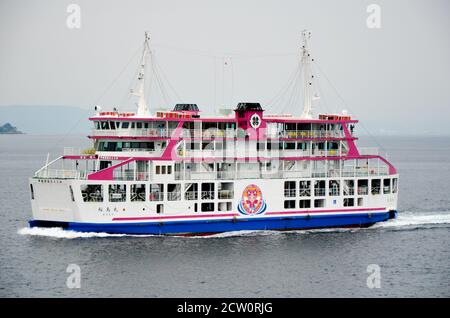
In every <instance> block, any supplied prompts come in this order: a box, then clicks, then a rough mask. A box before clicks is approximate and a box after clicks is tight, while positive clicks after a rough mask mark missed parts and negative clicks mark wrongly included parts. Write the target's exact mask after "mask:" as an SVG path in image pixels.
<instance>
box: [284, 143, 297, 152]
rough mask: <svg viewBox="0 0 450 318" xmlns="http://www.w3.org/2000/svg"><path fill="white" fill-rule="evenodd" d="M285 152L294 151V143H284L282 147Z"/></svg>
mask: <svg viewBox="0 0 450 318" xmlns="http://www.w3.org/2000/svg"><path fill="white" fill-rule="evenodd" d="M284 149H286V150H295V142H286V143H285V145H284Z"/></svg>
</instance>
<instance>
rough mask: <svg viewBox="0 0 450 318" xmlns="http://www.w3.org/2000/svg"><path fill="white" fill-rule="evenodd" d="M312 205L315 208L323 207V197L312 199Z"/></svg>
mask: <svg viewBox="0 0 450 318" xmlns="http://www.w3.org/2000/svg"><path fill="white" fill-rule="evenodd" d="M314 207H315V208H323V207H325V199H316V200H314Z"/></svg>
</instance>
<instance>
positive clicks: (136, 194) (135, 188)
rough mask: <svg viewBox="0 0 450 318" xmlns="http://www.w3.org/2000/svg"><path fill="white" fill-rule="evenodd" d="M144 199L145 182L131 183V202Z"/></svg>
mask: <svg viewBox="0 0 450 318" xmlns="http://www.w3.org/2000/svg"><path fill="white" fill-rule="evenodd" d="M142 201H145V184H132V185H131V202H142Z"/></svg>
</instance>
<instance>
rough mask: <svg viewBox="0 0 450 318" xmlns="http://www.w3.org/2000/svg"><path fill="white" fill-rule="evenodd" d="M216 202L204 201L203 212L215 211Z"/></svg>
mask: <svg viewBox="0 0 450 318" xmlns="http://www.w3.org/2000/svg"><path fill="white" fill-rule="evenodd" d="M213 211H214V202H204V203H202V212H213Z"/></svg>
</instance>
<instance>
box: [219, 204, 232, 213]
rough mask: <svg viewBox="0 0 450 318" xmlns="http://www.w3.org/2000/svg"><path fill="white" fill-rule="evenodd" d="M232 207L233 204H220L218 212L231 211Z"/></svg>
mask: <svg viewBox="0 0 450 318" xmlns="http://www.w3.org/2000/svg"><path fill="white" fill-rule="evenodd" d="M232 206H233V205H232V203H231V202H219V204H218V210H219V211H231V209H232Z"/></svg>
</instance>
